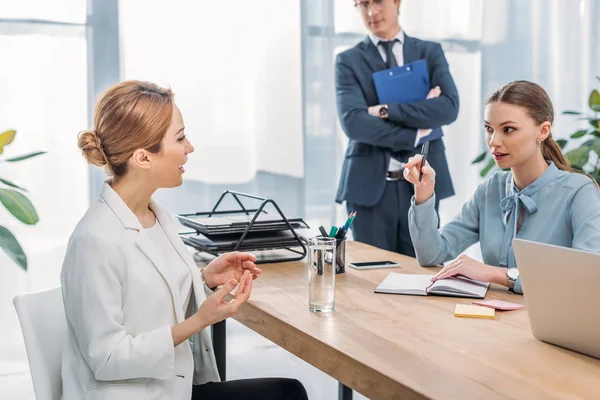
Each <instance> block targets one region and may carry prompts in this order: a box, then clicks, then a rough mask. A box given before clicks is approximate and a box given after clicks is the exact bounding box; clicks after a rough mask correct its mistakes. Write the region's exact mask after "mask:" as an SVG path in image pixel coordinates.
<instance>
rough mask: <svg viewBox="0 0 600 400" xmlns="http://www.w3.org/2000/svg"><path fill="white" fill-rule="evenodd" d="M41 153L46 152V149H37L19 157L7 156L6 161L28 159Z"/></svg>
mask: <svg viewBox="0 0 600 400" xmlns="http://www.w3.org/2000/svg"><path fill="white" fill-rule="evenodd" d="M41 154H46V152H45V151H36V152H34V153H28V154H24V155H22V156H18V157H12V158H7V159H6V160H4V161H8V162H17V161H21V160H27V159H28V158H32V157H36V156H39V155H41Z"/></svg>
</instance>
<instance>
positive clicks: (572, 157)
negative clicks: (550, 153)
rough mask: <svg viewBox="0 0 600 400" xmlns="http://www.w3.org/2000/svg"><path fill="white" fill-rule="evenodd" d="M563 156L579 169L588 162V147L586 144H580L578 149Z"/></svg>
mask: <svg viewBox="0 0 600 400" xmlns="http://www.w3.org/2000/svg"><path fill="white" fill-rule="evenodd" d="M565 157H566V158H567V160H569V163H570V164H571V165H572V166H573V167H578V168H579V169H581V168H582V167H583V166H584V165H585V164H586V163H587V162H588V159H589V157H590V148H589V147H588V146H581V147H579V148H578V149H575V150H571V151H569V152H567V153H566V154H565Z"/></svg>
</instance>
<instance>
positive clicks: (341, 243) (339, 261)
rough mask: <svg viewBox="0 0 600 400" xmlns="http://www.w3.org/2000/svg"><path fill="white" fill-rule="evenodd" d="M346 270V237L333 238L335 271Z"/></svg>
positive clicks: (339, 272) (341, 271)
mask: <svg viewBox="0 0 600 400" xmlns="http://www.w3.org/2000/svg"><path fill="white" fill-rule="evenodd" d="M344 272H346V238H343V239H335V273H336V274H343V273H344Z"/></svg>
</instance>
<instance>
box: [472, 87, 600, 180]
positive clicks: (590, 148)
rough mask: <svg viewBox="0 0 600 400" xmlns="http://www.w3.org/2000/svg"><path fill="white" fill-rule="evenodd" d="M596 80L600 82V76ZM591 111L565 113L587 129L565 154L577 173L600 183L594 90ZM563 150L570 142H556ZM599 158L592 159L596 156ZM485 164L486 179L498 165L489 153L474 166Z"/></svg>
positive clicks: (599, 98)
mask: <svg viewBox="0 0 600 400" xmlns="http://www.w3.org/2000/svg"><path fill="white" fill-rule="evenodd" d="M596 79H598V80H599V81H600V76H597V77H596ZM588 105H589V111H588V112H587V113H584V112H579V111H571V110H567V111H563V113H562V114H563V115H573V116H577V118H578V119H580V120H582V121H586V126H585V128H582V129H579V130H577V131H576V132H575V133H573V134H572V135H571V139H573V140H576V142H575V144H576V145H577V146H576V147H573V148H572V150H569V151H567V152H566V153H565V157H566V159H567V160H568V161H569V163H570V164H571V167H572V168H573V169H575V170H576V171H580V172H585V173H586V174H588V175H590V176H592V177H593V178H594V179H595V180H596V182H599V181H600V93H599V92H598V90H596V89H594V90H592V92H591V93H590V96H589V99H588ZM556 142H557V143H558V145H559V146H560V148H561V149H564V148H565V147H566V146H567V144H568V143H569V141H568V140H565V139H558V140H557V141H556ZM594 153H595V155H596V156H597V157H590V156H591V155H592V154H594ZM480 163H484V167H483V168H482V169H481V170H480V171H479V174H480V175H481V177H483V178H485V177H486V176H488V175H489V174H490V173H491V172H492V171H494V170H496V169H497V167H496V163H495V162H494V159H493V158H492V157H491V156H490V154H489V152H488V151H485V152H483V153H481V154H480V155H478V156H477V157H476V158H475V159H474V160H473V161H472V164H480Z"/></svg>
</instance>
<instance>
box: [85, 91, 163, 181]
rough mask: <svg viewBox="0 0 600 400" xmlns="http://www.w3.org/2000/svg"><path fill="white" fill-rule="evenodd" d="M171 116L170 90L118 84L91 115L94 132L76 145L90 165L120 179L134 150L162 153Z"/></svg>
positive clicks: (105, 95) (89, 133) (87, 133)
mask: <svg viewBox="0 0 600 400" xmlns="http://www.w3.org/2000/svg"><path fill="white" fill-rule="evenodd" d="M172 115H173V92H172V91H171V90H170V89H165V88H161V87H160V86H158V85H156V84H154V83H151V82H142V81H125V82H121V83H118V84H116V85H114V86H112V87H111V88H109V89H108V90H107V91H106V93H105V94H104V96H102V98H101V99H100V101H99V102H98V104H97V105H96V110H95V112H94V129H93V130H86V131H82V132H80V133H79V135H78V143H77V144H78V146H79V148H80V149H81V151H82V153H83V155H84V157H85V158H86V160H87V161H88V162H89V163H90V164H93V165H96V166H99V167H105V168H106V170H107V172H108V173H109V174H111V175H114V176H115V177H121V176H123V175H125V174H126V173H127V160H129V158H130V157H131V156H132V155H133V152H134V151H135V150H137V149H146V150H148V151H150V152H151V153H159V152H160V151H161V150H162V148H161V142H162V139H163V137H164V136H165V134H166V132H167V129H168V128H169V126H170V124H171V117H172Z"/></svg>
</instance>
